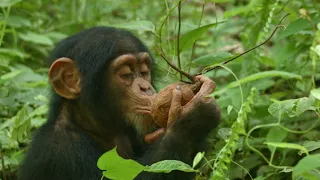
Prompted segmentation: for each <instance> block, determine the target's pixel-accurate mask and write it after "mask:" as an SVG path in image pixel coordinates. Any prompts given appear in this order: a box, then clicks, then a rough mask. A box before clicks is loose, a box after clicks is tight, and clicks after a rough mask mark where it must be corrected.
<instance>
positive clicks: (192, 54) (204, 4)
mask: <svg viewBox="0 0 320 180" xmlns="http://www.w3.org/2000/svg"><path fill="white" fill-rule="evenodd" d="M206 3H207V1H204V2H203V4H202V9H201V16H200V20H199V24H198V28H199V27H200V26H201V21H202V18H203V14H204V7H205V6H206ZM196 42H197V40H196V41H194V43H193V44H192V50H191V61H192V59H194V49H195V47H196ZM190 70H191V63H190V64H189V68H188V73H189V72H190Z"/></svg>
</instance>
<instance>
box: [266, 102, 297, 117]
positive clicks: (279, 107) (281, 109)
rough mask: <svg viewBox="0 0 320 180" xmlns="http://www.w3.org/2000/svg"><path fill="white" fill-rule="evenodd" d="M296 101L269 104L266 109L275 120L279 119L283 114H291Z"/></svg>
mask: <svg viewBox="0 0 320 180" xmlns="http://www.w3.org/2000/svg"><path fill="white" fill-rule="evenodd" d="M296 101H298V100H297V99H289V100H285V101H279V102H275V103H273V104H271V105H270V106H269V108H268V111H269V113H270V114H271V115H272V116H273V117H276V118H279V117H280V116H282V115H283V114H284V113H287V114H288V115H290V114H292V113H290V112H292V110H293V107H294V106H295V102H296Z"/></svg>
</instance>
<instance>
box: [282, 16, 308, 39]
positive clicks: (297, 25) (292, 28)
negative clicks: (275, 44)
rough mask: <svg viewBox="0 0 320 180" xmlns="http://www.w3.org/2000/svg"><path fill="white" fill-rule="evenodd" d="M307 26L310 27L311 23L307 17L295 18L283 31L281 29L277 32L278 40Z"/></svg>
mask: <svg viewBox="0 0 320 180" xmlns="http://www.w3.org/2000/svg"><path fill="white" fill-rule="evenodd" d="M308 27H311V25H310V23H309V22H308V20H307V19H303V18H301V19H297V20H295V21H293V22H292V23H290V24H289V25H288V27H287V28H286V29H285V30H284V31H281V32H280V33H279V36H278V40H279V39H283V38H285V37H287V36H290V35H292V34H295V33H297V32H299V31H301V30H303V29H306V28H308Z"/></svg>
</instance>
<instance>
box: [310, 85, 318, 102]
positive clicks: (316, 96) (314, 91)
mask: <svg viewBox="0 0 320 180" xmlns="http://www.w3.org/2000/svg"><path fill="white" fill-rule="evenodd" d="M310 93H311V95H312V96H314V97H315V98H316V99H318V100H320V88H318V89H312V90H311V92H310Z"/></svg>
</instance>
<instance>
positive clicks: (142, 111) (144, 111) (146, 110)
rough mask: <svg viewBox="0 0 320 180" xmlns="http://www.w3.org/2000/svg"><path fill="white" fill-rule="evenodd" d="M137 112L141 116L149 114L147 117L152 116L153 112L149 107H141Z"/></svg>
mask: <svg viewBox="0 0 320 180" xmlns="http://www.w3.org/2000/svg"><path fill="white" fill-rule="evenodd" d="M136 112H137V113H139V114H147V115H151V110H150V108H149V107H139V108H136Z"/></svg>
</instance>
